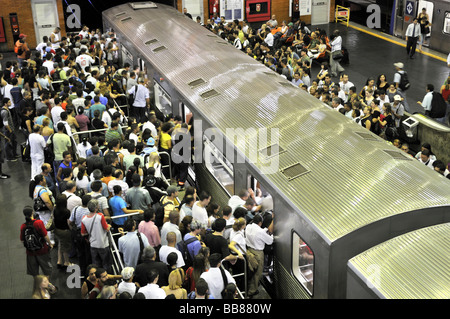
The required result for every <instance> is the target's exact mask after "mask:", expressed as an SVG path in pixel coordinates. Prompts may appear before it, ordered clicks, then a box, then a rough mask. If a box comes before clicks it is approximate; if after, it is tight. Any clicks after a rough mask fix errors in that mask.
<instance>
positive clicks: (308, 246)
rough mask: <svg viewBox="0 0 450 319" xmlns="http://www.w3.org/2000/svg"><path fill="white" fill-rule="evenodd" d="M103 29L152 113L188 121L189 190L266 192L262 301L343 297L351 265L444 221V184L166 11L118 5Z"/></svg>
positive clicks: (449, 190) (220, 194)
mask: <svg viewBox="0 0 450 319" xmlns="http://www.w3.org/2000/svg"><path fill="white" fill-rule="evenodd" d="M103 23H104V30H108V29H113V30H114V32H115V33H116V35H117V39H118V46H119V50H120V51H119V52H120V59H121V61H122V62H123V63H124V62H129V63H131V64H132V65H139V66H140V67H141V69H142V70H145V72H146V76H147V78H148V80H149V86H150V88H151V92H152V97H151V100H152V107H154V108H155V111H156V112H157V113H160V114H164V115H167V114H169V113H172V114H173V115H180V116H181V117H182V118H183V119H185V120H186V121H189V119H192V118H193V119H194V120H195V121H194V122H193V123H194V156H193V163H192V164H191V165H190V168H189V179H188V180H189V182H190V184H191V185H196V186H197V187H198V189H201V190H207V191H209V192H210V193H211V194H212V197H213V201H214V202H216V203H218V204H220V205H221V207H223V206H224V205H226V204H227V202H228V199H229V198H230V196H233V195H237V194H238V192H239V191H240V190H241V189H247V188H248V187H253V186H254V185H255V184H257V185H259V186H260V187H261V189H262V190H263V192H264V194H270V196H271V197H272V201H273V212H274V227H275V229H274V244H273V254H274V256H273V266H274V272H273V277H272V281H271V285H272V286H271V287H269V288H270V289H269V290H270V291H273V298H283V299H287V298H308V299H309V298H318V299H324V298H347V297H352V296H354V294H352V292H349V291H348V289H352V290H355V291H356V290H358V289H359V290H361V289H364V287H358V284H359V285H360V286H361V285H362V284H361V282H362V281H361V280H353V281H351V282H350V284H349V281H348V279H347V277H348V276H349V275H348V273H349V271H350V270H351V269H352V268H349V267H350V266H349V261H350V260H351V259H352V258H355V256H359V255H360V254H363V253H364V252H366V251H368V250H370V249H371V248H374V247H376V246H377V245H380V244H383V243H385V242H387V241H389V240H391V239H393V238H395V237H397V236H401V235H403V234H406V233H409V232H412V231H415V230H418V229H421V228H425V227H431V226H433V225H437V224H443V223H446V222H449V221H450V182H449V180H448V179H445V178H444V177H442V176H440V175H439V174H437V173H435V172H433V171H431V170H430V169H429V168H427V167H425V166H424V165H423V164H421V163H419V162H418V161H416V160H414V159H413V158H411V157H408V156H407V155H406V154H404V153H402V152H401V151H400V150H399V149H397V148H395V147H394V146H392V145H390V144H388V143H386V141H385V140H383V139H381V138H380V137H378V136H375V135H373V134H372V133H370V132H368V131H367V130H366V129H364V128H363V127H361V126H358V125H357V124H354V123H353V122H352V121H351V120H349V119H347V118H346V117H344V116H342V115H341V114H340V113H339V112H336V111H335V110H332V109H331V108H329V107H327V106H326V105H324V104H323V103H322V102H320V101H319V100H317V99H316V98H314V97H312V96H311V95H309V94H307V93H306V92H304V91H303V90H301V89H299V88H297V87H294V86H293V85H291V83H289V82H288V81H287V80H286V79H285V78H283V77H281V76H279V75H278V74H277V73H275V72H272V71H271V70H269V69H268V68H267V67H265V66H264V65H262V64H260V63H259V62H257V61H255V60H254V59H252V58H250V57H249V56H247V55H245V54H244V53H242V52H240V51H238V50H237V49H236V48H234V47H233V46H232V45H230V44H228V43H227V42H225V41H224V40H222V39H221V38H219V37H217V36H216V35H214V34H212V33H211V32H210V31H208V30H206V29H205V28H203V27H202V26H200V25H199V24H196V23H195V22H194V21H191V20H190V19H186V18H185V16H184V15H183V14H181V13H179V12H178V11H176V10H175V9H174V8H172V7H169V6H165V5H161V4H158V5H153V4H152V3H147V4H146V5H144V6H140V7H139V8H138V7H136V6H134V4H133V3H128V4H124V5H120V6H117V7H114V8H111V9H109V10H106V11H104V12H103ZM211 159H213V161H211ZM393 258H396V257H395V256H394V257H393ZM399 258H400V257H399ZM447 261H448V260H447ZM440 266H442V267H446V268H447V269H448V262H447V263H446V264H445V262H442V264H438V265H436V267H440ZM349 269H350V270H349ZM360 272H361V271H360ZM395 288H398V289H400V287H393V289H395ZM367 295H370V296H371V297H375V298H384V297H385V298H388V297H389V296H388V295H382V294H367Z"/></svg>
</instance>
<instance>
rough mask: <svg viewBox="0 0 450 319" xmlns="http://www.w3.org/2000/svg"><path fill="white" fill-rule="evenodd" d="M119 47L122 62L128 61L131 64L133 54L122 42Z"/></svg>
mask: <svg viewBox="0 0 450 319" xmlns="http://www.w3.org/2000/svg"><path fill="white" fill-rule="evenodd" d="M121 49H122V63H123V64H125V63H127V62H128V63H130V65H133V61H134V58H133V55H132V54H131V52H130V51H128V49H127V48H126V47H125V46H124V45H123V44H122V45H121Z"/></svg>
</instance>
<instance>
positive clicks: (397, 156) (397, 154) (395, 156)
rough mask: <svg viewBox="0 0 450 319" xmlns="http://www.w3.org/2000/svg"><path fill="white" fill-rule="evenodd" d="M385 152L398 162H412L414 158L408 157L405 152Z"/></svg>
mask: <svg viewBox="0 0 450 319" xmlns="http://www.w3.org/2000/svg"><path fill="white" fill-rule="evenodd" d="M384 152H385V153H386V154H388V155H390V156H391V157H392V158H393V159H397V160H406V161H411V160H412V157H408V156H406V155H405V154H403V152H397V151H391V150H384Z"/></svg>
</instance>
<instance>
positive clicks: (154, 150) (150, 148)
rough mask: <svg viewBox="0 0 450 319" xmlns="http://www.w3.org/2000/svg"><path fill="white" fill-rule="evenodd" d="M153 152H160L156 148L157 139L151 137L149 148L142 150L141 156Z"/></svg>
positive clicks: (148, 143) (148, 141)
mask: <svg viewBox="0 0 450 319" xmlns="http://www.w3.org/2000/svg"><path fill="white" fill-rule="evenodd" d="M153 152H158V148H156V147H155V139H154V138H153V137H150V138H149V139H148V140H147V146H146V147H145V148H144V149H143V150H142V153H141V156H144V157H145V156H146V155H150V154H151V153H153Z"/></svg>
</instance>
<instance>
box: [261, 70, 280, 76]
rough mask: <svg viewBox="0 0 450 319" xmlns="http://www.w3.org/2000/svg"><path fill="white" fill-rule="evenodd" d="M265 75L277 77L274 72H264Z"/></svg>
mask: <svg viewBox="0 0 450 319" xmlns="http://www.w3.org/2000/svg"><path fill="white" fill-rule="evenodd" d="M263 73H264V74H266V75H270V76H276V75H277V73H275V72H273V71H264V72H263Z"/></svg>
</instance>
